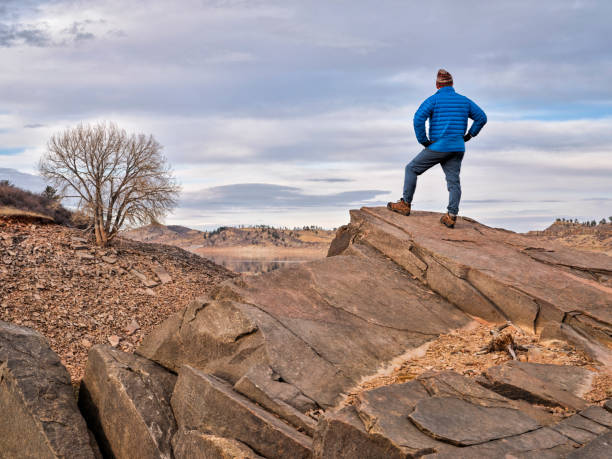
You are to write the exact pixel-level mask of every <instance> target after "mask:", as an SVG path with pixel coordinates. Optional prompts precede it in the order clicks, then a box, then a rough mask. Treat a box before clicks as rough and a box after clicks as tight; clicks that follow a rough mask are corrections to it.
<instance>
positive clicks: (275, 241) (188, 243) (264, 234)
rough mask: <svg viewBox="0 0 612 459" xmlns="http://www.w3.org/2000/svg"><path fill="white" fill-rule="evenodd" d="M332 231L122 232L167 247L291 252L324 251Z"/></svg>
mask: <svg viewBox="0 0 612 459" xmlns="http://www.w3.org/2000/svg"><path fill="white" fill-rule="evenodd" d="M334 234H335V232H334V231H331V230H323V229H316V228H312V229H311V228H305V229H299V230H298V229H295V230H290V229H278V228H271V227H267V226H256V227H245V228H235V227H221V228H219V229H217V230H215V231H210V232H209V231H198V230H194V229H191V228H186V227H184V226H177V225H169V226H165V225H160V224H152V225H147V226H143V227H141V228H137V229H133V230H130V231H125V232H123V233H122V235H123V237H126V238H129V239H132V240H135V241H140V242H153V243H159V244H170V245H176V246H178V247H182V248H184V249H188V250H194V249H201V248H215V247H216V248H220V247H227V248H230V247H252V246H257V247H262V248H263V247H277V248H292V249H310V248H312V249H320V248H327V247H328V246H329V244H330V242H331V241H332V239H333V238H334Z"/></svg>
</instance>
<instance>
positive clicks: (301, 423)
mask: <svg viewBox="0 0 612 459" xmlns="http://www.w3.org/2000/svg"><path fill="white" fill-rule="evenodd" d="M234 390H236V391H237V392H239V393H241V394H242V395H244V396H246V397H247V398H249V399H251V400H253V401H255V402H257V403H258V404H260V405H261V406H263V407H264V408H265V409H267V410H268V411H271V412H272V413H276V414H278V415H279V416H280V417H281V418H283V419H284V420H285V421H287V422H288V423H290V424H292V425H293V426H294V427H296V428H297V429H298V430H301V431H303V432H305V433H306V434H307V435H309V436H311V437H312V436H313V434H314V431H315V428H316V425H317V423H316V421H315V420H314V419H313V418H311V417H309V416H306V415H304V414H302V413H303V412H307V411H309V410H314V409H315V408H316V407H317V405H316V403H315V402H314V401H312V400H311V399H309V398H308V397H306V396H304V395H303V394H302V393H301V392H300V391H299V390H297V389H296V388H295V386H292V385H291V384H287V383H285V382H283V381H280V377H279V376H278V375H276V374H275V373H274V371H273V370H272V369H271V368H270V367H267V366H264V365H260V366H254V367H253V368H251V369H250V370H249V371H248V372H247V374H245V375H244V376H243V377H242V378H240V379H239V380H238V382H237V383H236V384H234ZM294 406H295V407H296V408H294Z"/></svg>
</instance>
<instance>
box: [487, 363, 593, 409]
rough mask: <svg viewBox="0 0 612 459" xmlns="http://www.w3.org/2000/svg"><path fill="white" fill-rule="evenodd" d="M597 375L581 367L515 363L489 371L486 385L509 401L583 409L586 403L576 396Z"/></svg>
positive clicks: (495, 367) (498, 366) (492, 368)
mask: <svg viewBox="0 0 612 459" xmlns="http://www.w3.org/2000/svg"><path fill="white" fill-rule="evenodd" d="M593 374H594V373H593V372H592V371H589V370H587V369H585V368H580V367H573V366H567V365H548V364H541V363H530V362H519V361H515V360H514V361H509V362H506V363H504V364H503V365H497V366H494V367H491V368H488V369H487V370H486V371H485V373H484V375H485V378H486V382H485V383H484V384H485V385H486V387H489V388H490V389H492V390H494V391H495V392H497V393H500V394H502V395H504V396H505V397H508V398H512V399H523V400H527V401H529V402H531V403H539V404H544V405H550V406H562V407H564V408H569V409H572V410H581V409H584V408H586V402H585V401H584V400H583V399H581V398H579V397H578V396H577V395H576V394H579V393H583V392H586V390H585V388H588V387H590V383H591V380H592V379H593Z"/></svg>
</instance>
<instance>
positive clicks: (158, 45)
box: [0, 0, 612, 230]
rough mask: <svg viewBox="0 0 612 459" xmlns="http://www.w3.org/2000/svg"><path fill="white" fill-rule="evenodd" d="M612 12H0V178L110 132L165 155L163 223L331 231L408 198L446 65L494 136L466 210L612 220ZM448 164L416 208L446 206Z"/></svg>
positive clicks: (50, 7) (200, 3) (231, 0)
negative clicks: (407, 179)
mask: <svg viewBox="0 0 612 459" xmlns="http://www.w3.org/2000/svg"><path fill="white" fill-rule="evenodd" d="M610 17H612V3H611V2H608V1H605V0H601V1H588V0H584V1H564V0H551V1H540V2H532V1H503V2H502V1H500V2H488V1H484V0H483V1H463V2H454V1H430V2H427V3H425V2H406V1H400V0H386V1H380V2H369V1H359V0H336V1H323V0H321V1H318V0H315V1H291V0H283V1H280V0H279V1H267V0H266V1H264V0H248V1H247V0H180V1H175V2H167V1H163V0H148V1H144V0H142V1H134V2H130V3H129V7H126V3H125V2H123V1H119V0H97V1H86V0H53V1H44V0H29V1H28V0H25V1H24V0H20V1H17V0H8V1H7V0H5V1H3V2H1V3H0V56H1V57H2V62H3V70H2V72H1V73H0V97H1V100H2V110H0V142H1V144H0V168H10V169H14V170H18V171H20V172H21V173H29V174H32V173H35V170H36V163H37V161H38V158H39V157H40V155H41V153H42V152H43V151H44V148H45V143H46V141H47V139H48V138H49V136H50V135H51V134H52V133H53V132H55V131H57V130H58V129H63V128H65V127H67V126H73V125H75V124H77V123H79V122H81V121H85V122H96V121H100V120H114V121H117V122H118V123H119V124H120V125H121V126H123V127H125V128H127V129H128V130H133V131H138V132H145V133H152V134H154V135H155V137H156V138H157V139H158V140H159V141H160V142H161V143H162V144H163V145H164V146H165V154H166V156H167V157H168V159H169V161H170V162H171V163H172V165H173V167H174V169H175V171H176V174H177V177H178V179H179V181H180V182H181V183H182V184H183V188H184V195H183V197H182V200H181V207H180V208H179V209H177V211H176V212H175V213H174V214H173V215H171V216H170V217H169V218H168V220H167V221H168V223H172V224H183V225H187V226H192V227H198V228H199V227H204V226H206V227H210V226H214V225H223V224H240V223H245V224H250V223H266V224H273V225H285V226H296V225H304V224H315V225H322V226H328V227H332V226H338V225H340V224H343V223H345V222H346V221H347V220H348V212H347V211H348V208H349V207H356V206H359V205H364V204H372V203H382V202H385V201H386V200H388V199H397V198H398V197H399V196H400V194H401V186H402V180H403V177H402V175H403V168H404V166H405V164H406V163H407V162H408V161H409V160H410V159H411V158H412V157H413V156H414V155H415V154H416V153H417V152H418V151H419V146H418V144H417V143H416V140H415V138H414V133H413V130H412V116H413V114H414V111H415V110H416V108H417V107H418V105H419V104H420V103H421V102H422V101H423V100H424V99H425V98H426V97H428V96H429V95H431V94H432V93H433V92H434V91H435V88H434V81H435V73H436V71H437V69H438V68H440V67H444V68H446V69H448V70H449V71H450V72H451V73H452V74H453V76H454V79H455V87H456V89H457V91H458V92H460V93H463V94H465V95H467V96H468V97H470V98H472V99H473V100H474V101H476V102H477V103H478V104H479V105H480V106H481V107H483V108H484V110H485V111H486V112H487V114H488V116H489V124H488V125H487V126H486V127H485V128H484V130H483V131H482V133H481V135H480V136H478V137H477V138H476V139H474V140H473V141H471V142H470V143H469V144H468V145H467V147H468V152H467V155H466V159H465V161H464V165H463V171H462V180H463V187H464V193H463V196H464V203H463V206H462V209H461V212H462V213H463V214H465V215H470V216H472V217H474V218H477V219H479V220H480V221H483V222H484V223H489V224H493V225H498V226H505V227H508V228H511V229H515V230H526V229H530V228H541V227H543V226H546V224H547V223H549V222H550V221H551V220H552V219H554V217H557V216H559V217H572V218H574V217H575V218H580V219H586V218H589V219H592V218H597V219H599V218H601V217H603V216H607V215H610V214H612V205H611V204H612V185H611V183H612V180H611V179H612V155H611V154H610V152H611V151H612V129H611V127H612V124H611V123H612V115H611V114H612V85H610V83H609V77H610V75H612V52H611V51H610V49H609V48H610V46H609V38H608V35H609V19H610ZM446 198H447V196H446V189H445V184H444V179H443V176H442V173H441V171H440V170H439V168H438V169H436V170H434V171H432V172H431V173H428V174H426V175H425V176H422V178H421V179H420V182H419V187H418V190H417V194H416V196H415V203H414V204H415V206H416V207H417V208H422V209H428V210H440V211H442V210H444V208H445V204H446V202H445V201H446Z"/></svg>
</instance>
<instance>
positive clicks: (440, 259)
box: [329, 207, 612, 365]
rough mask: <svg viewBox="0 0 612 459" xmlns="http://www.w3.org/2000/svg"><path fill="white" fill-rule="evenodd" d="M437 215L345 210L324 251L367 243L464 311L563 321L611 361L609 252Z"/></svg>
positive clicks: (533, 322) (527, 322) (520, 321)
mask: <svg viewBox="0 0 612 459" xmlns="http://www.w3.org/2000/svg"><path fill="white" fill-rule="evenodd" d="M438 218H439V214H436V213H432V212H414V213H413V214H412V215H411V216H410V217H404V216H402V215H399V214H396V213H393V212H391V211H389V210H387V209H385V208H378V207H377V208H365V207H364V208H362V209H360V210H352V211H351V223H350V224H349V225H347V226H345V227H342V228H340V230H339V231H338V236H337V237H336V240H335V241H334V242H333V243H332V245H331V247H330V253H329V254H330V255H337V254H342V253H350V252H352V251H354V250H355V248H357V247H360V246H368V247H372V248H374V249H376V250H377V251H379V252H380V253H382V254H384V255H385V256H387V257H389V258H390V259H391V260H393V261H394V262H395V263H396V264H398V265H399V266H402V267H403V268H404V269H406V270H407V271H409V272H410V273H411V274H413V275H414V276H415V277H416V278H418V279H419V280H421V281H422V282H423V283H425V284H426V285H428V286H429V287H430V288H431V289H432V290H434V291H435V292H437V293H438V294H440V295H441V296H443V297H444V298H446V299H448V300H449V301H450V302H452V303H453V304H455V305H457V306H458V307H459V308H460V309H462V310H463V311H465V312H467V313H469V314H473V315H475V316H478V317H481V318H483V319H485V320H489V321H492V322H504V321H506V320H511V321H512V322H513V323H515V324H517V325H519V326H521V327H522V328H524V329H525V330H528V331H531V332H540V331H541V330H542V329H543V328H544V327H545V326H547V325H549V326H550V325H557V326H559V324H563V325H565V326H566V327H569V328H570V329H571V331H574V332H576V333H577V334H579V335H580V336H582V338H583V339H586V340H588V341H589V343H590V344H591V347H593V348H594V349H589V350H590V351H592V352H593V353H594V354H596V355H595V358H597V359H598V360H600V361H601V362H602V363H605V364H607V365H612V352H610V347H612V257H609V256H607V255H605V254H600V253H589V252H582V251H579V250H573V249H570V248H568V247H565V246H563V245H561V244H557V243H554V242H548V241H542V240H536V239H534V238H531V237H528V236H524V235H520V234H516V233H513V232H511V231H506V230H500V229H495V228H489V227H487V226H485V225H481V224H479V223H477V222H475V221H474V220H472V219H469V218H459V220H458V222H457V224H456V226H455V228H454V229H448V228H446V227H444V226H443V225H440V224H439V223H438V221H437V220H438ZM595 349H596V350H595ZM597 351H599V352H597Z"/></svg>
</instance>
